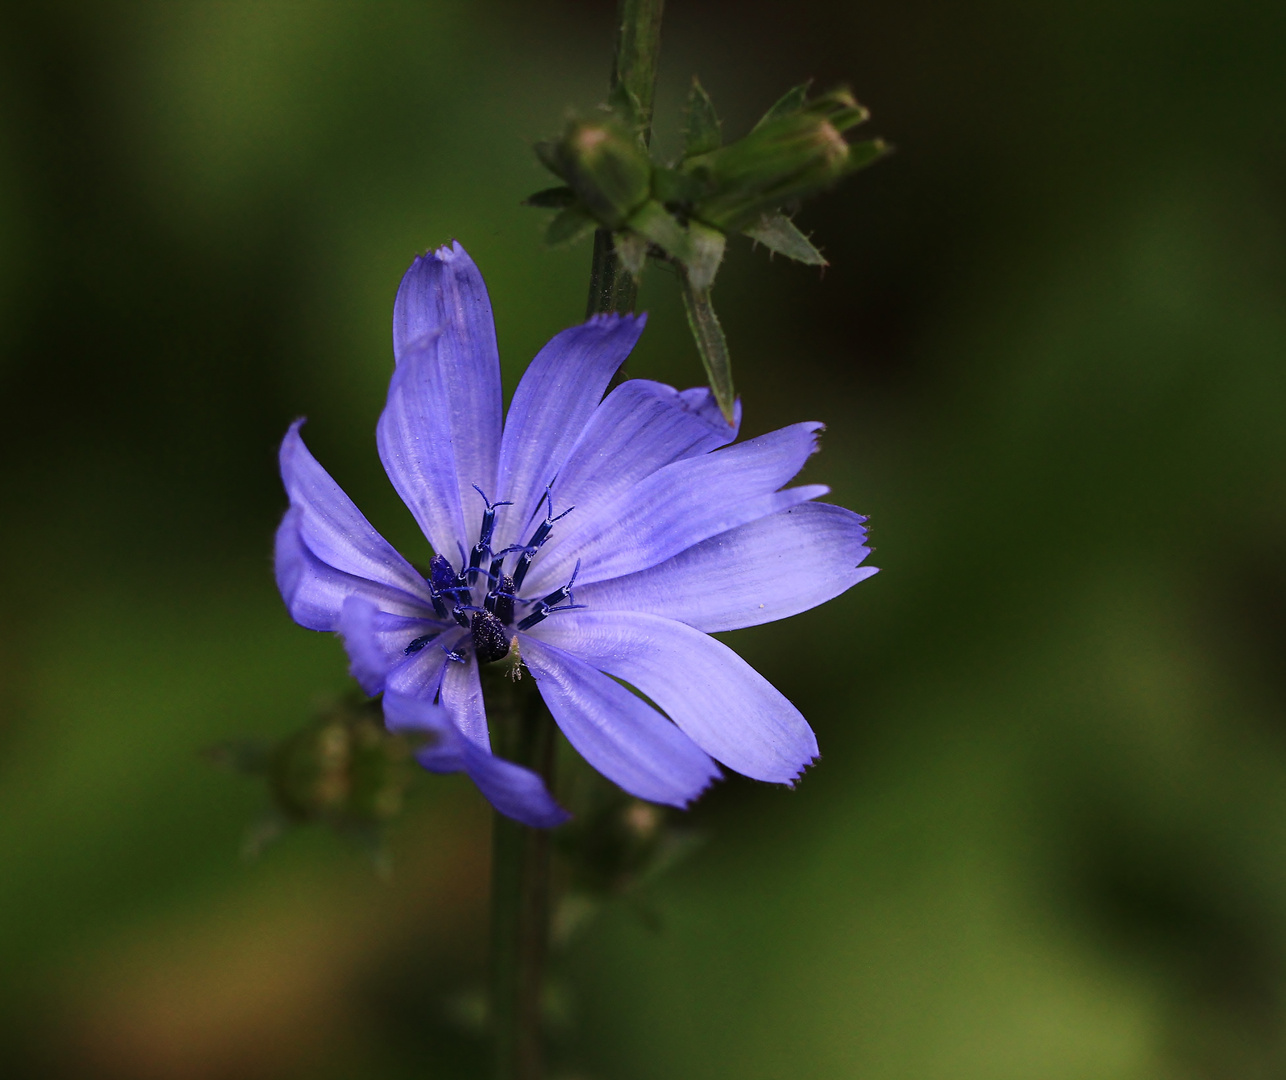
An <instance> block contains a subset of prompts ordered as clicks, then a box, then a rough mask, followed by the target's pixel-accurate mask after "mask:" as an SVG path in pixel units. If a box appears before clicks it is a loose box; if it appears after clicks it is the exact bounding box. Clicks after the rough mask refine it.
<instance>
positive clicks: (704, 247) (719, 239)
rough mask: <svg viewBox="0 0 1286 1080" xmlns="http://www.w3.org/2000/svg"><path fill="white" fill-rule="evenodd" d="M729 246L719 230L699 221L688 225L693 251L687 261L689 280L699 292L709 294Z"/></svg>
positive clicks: (689, 242)
mask: <svg viewBox="0 0 1286 1080" xmlns="http://www.w3.org/2000/svg"><path fill="white" fill-rule="evenodd" d="M727 246H728V238H727V237H726V236H724V234H723V233H721V232H720V231H719V230H718V229H712V228H710V226H709V225H703V224H701V222H699V221H691V222H689V223H688V247H689V249H690V251H691V255H690V256H689V257H688V259H687V260H686V261H687V272H688V280H689V281H690V282H691V283H692V287H693V288H694V289H696V290H697V291H698V292H709V290H710V286H711V285H713V284H714V276H715V274H716V273H718V271H719V264H720V263H721V262H723V252H724V248H726V247H727Z"/></svg>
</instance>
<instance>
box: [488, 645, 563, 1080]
mask: <svg viewBox="0 0 1286 1080" xmlns="http://www.w3.org/2000/svg"><path fill="white" fill-rule="evenodd" d="M484 670H485V672H486V675H487V679H486V684H487V691H488V693H487V715H488V719H489V720H490V728H491V743H492V749H493V751H494V752H495V753H496V754H498V755H499V756H500V757H503V758H506V759H508V760H509V761H514V762H517V763H518V764H519V765H524V766H526V767H527V768H529V769H532V770H534V771H535V772H538V773H539V774H540V775H541V777H542V778H543V779H544V781H545V784H546V786H548V787H549V788H550V789H551V790H552V789H553V783H554V722H553V718H552V717H551V716H550V715H549V710H548V709H546V708H545V704H544V702H543V701H541V699H540V695H539V694H538V693H537V692H536V687H535V682H534V680H532V679H524V680H523V681H522V682H520V683H515V682H513V681H511V680H510V679H509V676H508V665H506V664H493V665H491V666H490V667H489V668H486V669H484ZM548 940H549V830H547V829H531V828H528V827H527V826H525V825H519V824H518V823H517V822H516V821H513V820H512V819H510V818H507V817H505V816H504V815H502V814H500V813H496V814H494V815H493V816H492V834H491V1008H492V1023H493V1027H494V1032H495V1074H494V1075H495V1077H496V1080H540V1076H541V1022H540V1005H541V989H542V979H543V972H544V966H545V950H546V946H547V942H548Z"/></svg>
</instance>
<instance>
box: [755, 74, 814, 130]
mask: <svg viewBox="0 0 1286 1080" xmlns="http://www.w3.org/2000/svg"><path fill="white" fill-rule="evenodd" d="M812 85H813V80H812V79H809V80H808V82H802V83H800V84H799V85H798V86H792V87H791V88H790V89H789V90H787V91H786V92H785V93H784V94H782V96H781V97H779V98H778V99H777V101H776V102H775V103H774V104H773V107H772V108H771V109H769V110H768V111H767V112H766V113H764V114H763V116H761V117H760V118H759V122H758V123H757V124H756V125H755V128H760V127H763V126H764V125H765V124H771V123H772V122H773V121H774V120H780V119H781V118H782V117H783V116H791V115H793V114H795V113H797V112H799V110H800V109H802V108H803V107H804V103H805V102H806V101H807V100H808V88H809V87H810V86H812ZM750 130H751V131H753V130H754V128H751V129H750Z"/></svg>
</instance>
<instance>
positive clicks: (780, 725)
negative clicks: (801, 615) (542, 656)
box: [531, 611, 817, 784]
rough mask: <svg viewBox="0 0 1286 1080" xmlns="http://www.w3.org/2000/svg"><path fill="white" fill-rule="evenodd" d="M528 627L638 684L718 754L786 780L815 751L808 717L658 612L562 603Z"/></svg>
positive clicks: (752, 771) (748, 770)
mask: <svg viewBox="0 0 1286 1080" xmlns="http://www.w3.org/2000/svg"><path fill="white" fill-rule="evenodd" d="M531 634H532V636H533V637H538V638H539V640H541V641H543V642H547V643H549V644H551V645H554V646H555V647H557V648H560V649H564V650H565V651H567V652H569V653H571V654H572V655H573V656H576V657H578V658H579V659H581V660H583V661H584V662H586V663H588V664H592V665H593V666H594V667H596V668H599V669H600V670H602V671H605V672H607V673H608V674H609V675H614V676H616V677H617V678H618V679H623V680H624V681H625V682H627V683H629V684H630V685H632V686H636V687H638V688H639V690H641V691H642V692H643V693H645V694H646V695H647V696H648V697H649V698H651V699H652V700H653V701H655V702H656V703H657V705H658V706H660V707H661V708H662V709H664V710H665V712H666V713H667V714H668V715H669V716H670V718H671V719H672V720H673V721H674V722H675V723H676V724H678V726H679V727H680V728H681V729H682V730H683V733H684V734H685V735H687V736H688V737H689V738H691V739H692V741H693V742H695V743H696V744H697V745H698V746H699V747H701V749H702V750H704V751H705V752H706V753H708V754H710V755H711V756H712V757H714V758H715V759H716V760H718V761H721V762H723V763H724V764H725V765H727V766H728V767H729V768H732V769H735V770H736V771H737V772H739V773H744V774H745V775H746V776H750V777H753V778H754V779H756V780H768V781H771V782H774V783H779V784H790V783H792V782H793V781H794V780H795V778H796V777H798V776H799V774H800V773H801V772H802V771H803V770H804V769H805V768H806V767H807V766H808V765H809V764H811V763H812V762H813V760H814V759H815V758H816V757H817V739H816V737H815V736H814V735H813V731H812V729H811V728H810V727H809V726H808V722H807V721H806V720H805V719H804V718H803V717H802V716H801V715H800V713H799V710H798V709H796V708H795V706H793V705H792V704H791V703H790V702H789V701H787V700H786V698H785V697H784V696H783V695H782V694H781V692H780V691H778V690H777V689H776V688H775V687H773V686H772V684H771V683H769V682H768V680H766V679H765V678H764V677H763V676H762V675H760V674H759V673H758V672H757V671H755V670H754V668H752V667H751V666H750V665H749V664H747V663H746V662H745V661H744V660H743V659H741V657H739V656H738V655H737V654H736V653H734V652H733V651H732V650H731V649H729V648H728V647H727V646H726V645H724V644H722V643H721V642H718V641H716V640H715V639H714V638H712V637H707V636H706V635H705V634H703V633H701V632H700V631H699V630H694V629H692V627H690V626H687V625H685V624H683V623H679V622H674V621H673V620H671V619H662V618H659V617H658V616H656V615H639V614H634V613H629V612H619V611H610V612H598V611H566V612H561V613H559V614H557V615H554V616H551V617H550V618H548V619H546V620H545V621H544V622H542V623H540V624H539V625H538V626H537V627H535V628H534V629H533V630H532V631H531Z"/></svg>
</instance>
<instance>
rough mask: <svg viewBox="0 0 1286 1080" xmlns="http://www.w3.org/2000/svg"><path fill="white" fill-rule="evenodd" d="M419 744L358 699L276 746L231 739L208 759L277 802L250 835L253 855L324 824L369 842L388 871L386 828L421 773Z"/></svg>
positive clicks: (379, 863)
mask: <svg viewBox="0 0 1286 1080" xmlns="http://www.w3.org/2000/svg"><path fill="white" fill-rule="evenodd" d="M411 749H412V748H411V746H410V745H409V744H408V743H407V741H406V739H405V738H403V737H401V736H399V735H393V734H390V733H389V732H388V731H387V730H385V728H384V725H383V723H382V720H381V716H380V712H379V706H378V704H377V703H374V702H369V701H360V700H358V699H356V698H353V699H346V700H343V701H340V702H336V703H333V704H332V705H330V706H328V707H327V708H325V709H324V710H323V711H322V712H320V713H319V714H318V715H317V716H316V717H315V718H314V719H313V720H312V721H310V722H309V723H307V724H305V725H304V726H303V727H301V728H299V729H297V730H295V731H293V732H291V733H290V734H288V735H286V736H285V737H284V738H282V739H280V740H279V741H278V742H276V743H264V742H259V741H254V740H247V741H238V742H230V743H224V744H222V745H220V746H216V747H214V748H212V749H211V750H210V751H209V752H208V754H207V756H208V757H209V758H210V759H211V760H213V761H214V762H215V763H216V764H220V765H224V766H227V767H229V768H231V769H233V770H235V771H237V772H240V773H245V774H247V775H250V776H255V777H258V778H260V779H261V780H263V781H265V782H266V784H267V789H268V796H269V801H270V807H269V810H268V812H267V813H266V815H265V816H264V817H263V818H262V820H261V821H260V822H259V823H258V824H257V825H256V826H255V827H254V828H253V829H252V830H251V832H250V834H249V836H248V838H247V843H246V853H247V854H257V853H258V852H259V850H260V849H261V848H262V847H263V846H264V844H265V843H267V842H268V841H270V840H272V839H275V838H276V837H277V836H279V835H280V834H281V833H282V832H284V831H285V830H286V829H287V828H289V827H291V826H295V825H303V824H307V823H310V822H317V823H321V824H324V825H328V826H330V827H331V828H333V829H335V830H336V831H338V832H341V833H344V834H346V835H348V836H350V837H351V838H353V839H354V840H356V841H358V842H359V843H360V844H361V845H362V846H364V847H366V848H367V849H368V850H369V852H370V854H371V855H372V857H373V858H374V859H375V862H376V866H377V868H378V869H380V870H381V872H383V871H385V870H386V869H387V858H386V854H385V852H384V848H383V831H384V828H385V826H387V825H388V823H389V822H390V821H392V820H393V819H394V818H395V817H397V816H398V815H399V814H400V813H401V811H402V804H403V800H404V798H405V795H406V790H407V788H408V787H409V785H410V783H411V778H412V776H413V775H414V770H413V769H412V768H411Z"/></svg>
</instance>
